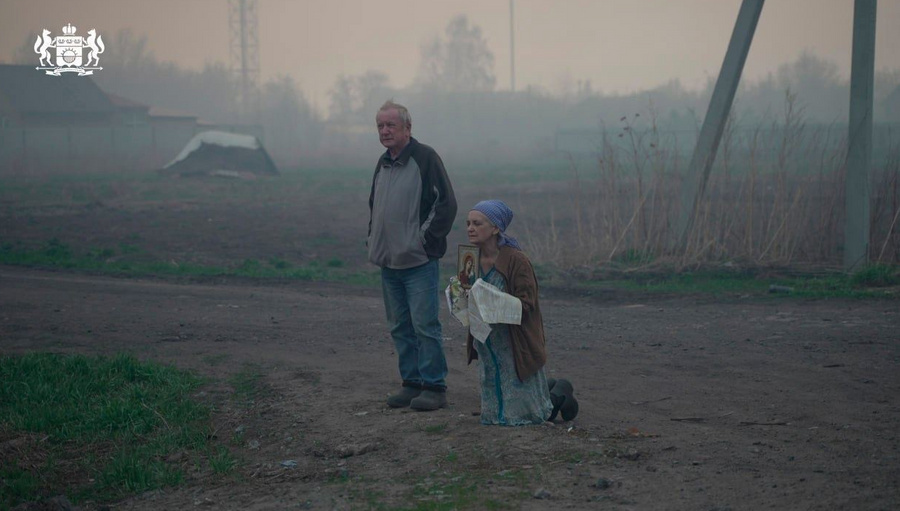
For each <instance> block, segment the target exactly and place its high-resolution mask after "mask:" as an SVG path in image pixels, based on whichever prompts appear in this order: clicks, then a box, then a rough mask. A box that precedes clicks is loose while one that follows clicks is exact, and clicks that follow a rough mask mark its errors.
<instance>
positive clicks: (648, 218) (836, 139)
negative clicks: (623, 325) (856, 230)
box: [517, 91, 900, 269]
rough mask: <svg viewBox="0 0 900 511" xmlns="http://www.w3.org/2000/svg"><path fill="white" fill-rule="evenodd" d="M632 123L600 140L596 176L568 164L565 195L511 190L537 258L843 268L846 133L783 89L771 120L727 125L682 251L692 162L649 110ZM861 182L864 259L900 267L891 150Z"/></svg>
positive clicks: (899, 179)
mask: <svg viewBox="0 0 900 511" xmlns="http://www.w3.org/2000/svg"><path fill="white" fill-rule="evenodd" d="M638 117H639V115H637V114H636V115H635V116H634V117H631V118H628V117H623V118H622V120H621V121H622V126H621V127H620V129H619V130H618V131H617V132H611V131H610V130H604V131H603V133H602V135H601V138H600V140H599V143H598V151H597V154H596V161H595V164H594V168H593V172H586V171H585V170H584V169H580V168H579V166H578V164H577V163H576V159H575V158H572V157H570V158H569V167H570V171H571V173H572V177H571V180H570V182H569V183H568V185H567V186H558V187H556V188H544V189H541V190H531V191H529V192H520V194H519V197H518V201H519V203H518V204H517V208H518V209H517V211H520V212H521V213H520V214H519V217H520V218H521V219H522V220H521V224H520V225H521V228H522V229H524V231H525V236H526V238H527V239H528V244H529V252H530V253H531V254H532V257H533V258H534V259H535V260H536V261H538V262H541V263H551V264H554V265H557V266H560V267H568V268H571V267H578V266H589V267H597V266H600V265H612V266H614V267H617V266H623V267H628V268H632V269H633V268H641V267H647V266H651V265H666V266H670V267H671V266H675V267H677V268H685V267H692V266H700V265H709V264H722V263H728V264H731V265H739V266H748V267H749V266H752V267H762V266H788V265H791V266H812V267H839V266H840V265H841V258H842V250H843V243H844V223H843V222H844V209H845V206H844V176H845V167H844V164H845V160H846V148H847V141H846V128H845V127H841V126H834V125H810V124H807V123H806V121H805V119H804V116H803V109H802V108H800V107H797V103H796V96H795V95H793V94H792V93H791V92H790V91H788V92H787V93H786V98H785V108H784V111H783V113H782V114H781V116H780V118H778V119H774V120H771V121H769V122H767V123H762V124H759V125H756V126H751V127H742V126H740V125H739V123H738V122H737V120H735V119H730V120H729V123H728V126H727V128H726V130H725V133H724V135H723V139H722V142H721V144H720V147H719V151H718V156H717V159H716V162H715V164H714V167H713V171H712V173H711V175H710V178H709V181H708V182H707V185H706V188H705V193H704V196H703V198H702V200H701V201H700V202H699V204H698V211H697V215H696V217H695V220H694V222H693V226H692V229H691V231H690V232H689V233H688V236H687V238H686V240H687V241H686V244H685V245H684V246H683V247H679V248H678V249H677V250H676V249H674V248H673V247H675V246H676V245H674V244H673V243H672V240H673V239H675V237H676V236H677V235H678V234H679V233H676V232H675V230H676V229H677V222H676V221H675V219H676V218H677V214H678V207H679V199H680V198H679V194H680V189H681V181H682V179H683V172H684V171H685V170H686V169H685V166H686V161H688V158H689V157H690V155H689V154H684V152H685V151H684V150H683V149H679V144H678V140H677V136H676V134H672V133H664V132H663V131H662V130H660V129H659V128H658V125H657V122H656V117H655V113H654V112H653V111H652V106H651V111H650V114H649V116H646V115H645V118H644V119H642V123H641V125H640V128H636V126H635V122H634V121H635V120H636V119H637V118H638ZM648 118H649V120H647V119H648ZM887 140H892V137H891V136H890V133H889V134H888V137H887ZM870 178H871V182H872V184H873V186H872V188H871V190H872V193H871V201H872V202H871V204H872V207H871V215H872V221H871V241H870V258H869V259H870V261H872V262H879V263H893V264H896V263H900V147H898V145H897V143H895V142H891V143H890V144H889V145H888V147H886V148H885V147H882V148H881V149H880V151H879V155H878V156H877V158H876V159H875V163H874V165H873V168H872V172H871V175H870Z"/></svg>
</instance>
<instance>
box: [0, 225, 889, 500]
mask: <svg viewBox="0 0 900 511" xmlns="http://www.w3.org/2000/svg"><path fill="white" fill-rule="evenodd" d="M210 223H211V222H210ZM7 225H8V226H9V224H7ZM8 229H12V228H10V227H8ZM352 251H358V247H357V248H353V249H352V250H351V252H352ZM0 289H2V292H0V340H2V341H0V353H4V354H8V353H24V352H29V351H36V350H40V351H52V352H64V353H84V354H113V353H120V352H125V353H131V354H134V355H136V356H137V357H139V358H141V359H151V360H154V361H160V362H165V363H171V364H174V365H176V366H178V367H181V368H184V369H190V370H192V371H196V372H198V373H199V374H202V375H205V376H208V377H209V381H210V382H211V383H210V384H209V385H207V386H206V388H205V389H204V395H203V396H201V398H204V396H205V398H209V399H216V400H218V402H220V403H222V404H221V406H220V407H219V409H218V412H217V414H216V417H215V421H216V427H217V431H218V435H219V437H220V439H221V440H222V442H223V444H224V445H228V446H229V448H230V449H232V451H233V452H234V454H235V455H236V456H237V457H238V458H239V459H240V460H241V461H242V463H241V466H240V468H239V469H238V473H237V474H235V475H233V476H229V477H224V478H223V477H221V476H214V475H211V474H204V473H196V472H189V473H190V474H191V475H190V477H189V481H188V483H187V484H186V485H184V486H181V487H178V488H175V489H167V490H165V491H158V492H151V493H148V494H143V495H139V496H137V497H135V498H132V499H129V500H127V501H125V502H121V503H117V504H114V505H112V506H111V507H112V508H113V509H127V510H158V509H188V508H194V507H195V506H204V507H208V508H209V509H250V510H262V509H368V508H374V509H397V508H407V509H417V508H418V509H450V508H452V506H451V505H450V503H456V506H457V507H459V508H470V509H484V508H493V509H497V508H500V509H504V508H506V509H548V508H554V509H700V510H712V509H718V510H725V509H732V510H738V509H748V510H749V509H754V510H755V509H873V510H874V509H896V508H897V507H900V459H898V456H900V438H898V437H900V434H898V428H897V424H900V338H898V337H900V311H898V306H897V302H896V301H856V300H854V301H843V300H818V301H800V300H796V299H790V298H782V299H773V298H768V297H745V298H738V297H734V298H725V299H716V300H713V299H710V298H703V297H700V298H693V297H681V298H658V297H652V296H642V295H634V294H630V295H629V294H621V293H617V292H607V293H602V294H598V295H593V296H574V295H572V294H569V293H566V292H564V291H562V290H554V289H546V290H544V292H543V296H542V305H543V308H544V311H543V312H544V318H545V321H546V324H545V328H546V332H547V337H548V340H549V355H550V361H549V363H548V366H547V371H548V375H549V376H551V377H557V378H559V377H566V378H569V379H570V380H572V381H573V382H574V384H575V387H576V396H577V397H578V399H579V401H580V404H581V411H580V414H579V416H578V417H577V418H576V419H575V420H574V421H572V422H570V423H563V422H557V423H555V424H549V423H548V424H546V425H544V426H535V427H525V428H514V429H512V428H500V427H487V426H482V425H480V423H479V417H478V415H477V414H478V412H479V394H478V389H477V383H476V382H477V373H476V371H477V367H476V365H474V364H473V365H472V366H467V365H466V363H465V355H464V348H463V343H464V331H463V329H462V327H460V326H459V325H458V324H457V323H455V322H454V321H453V320H451V319H449V318H448V317H447V315H446V311H443V312H442V314H443V321H444V336H445V348H446V352H447V357H448V361H449V364H450V374H449V377H448V384H449V393H448V398H449V406H448V408H446V409H443V410H439V411H436V412H427V413H425V412H413V411H410V410H406V409H402V410H395V409H389V408H388V407H387V406H386V405H385V403H384V400H385V397H386V395H387V394H388V393H389V392H391V391H393V390H395V388H396V387H398V383H399V381H398V377H397V370H396V358H395V355H394V352H393V346H392V343H391V341H390V337H389V335H388V332H387V327H386V324H385V319H384V311H383V305H382V300H381V295H380V291H379V290H378V289H372V288H363V287H354V286H349V285H337V284H317V283H302V282H287V283H286V282H275V283H272V282H269V283H263V282H260V281H248V280H238V279H227V280H222V279H208V280H205V281H196V280H195V281H192V282H187V281H176V280H172V279H168V280H156V279H127V278H121V279H120V278H110V277H99V276H91V275H84V274H76V273H65V272H50V271H40V270H32V269H24V268H17V267H0ZM248 371H250V372H253V373H254V374H258V375H260V383H261V389H262V390H261V391H260V392H258V393H256V394H255V395H254V396H253V399H252V400H251V401H249V402H238V401H235V400H229V399H227V396H228V395H229V394H231V393H233V392H234V388H233V387H232V386H231V385H230V384H229V383H228V382H229V381H232V380H230V378H232V377H233V376H234V375H236V374H241V373H247V372H248ZM176 462H177V461H176ZM285 462H286V463H285ZM283 463H284V465H289V466H284V465H283ZM441 505H444V506H448V507H439V506H441ZM429 506H431V507H429Z"/></svg>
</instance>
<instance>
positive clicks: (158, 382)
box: [0, 353, 237, 509]
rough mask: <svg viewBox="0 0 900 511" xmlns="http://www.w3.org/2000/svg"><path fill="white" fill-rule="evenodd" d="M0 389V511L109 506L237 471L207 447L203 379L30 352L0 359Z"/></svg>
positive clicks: (137, 364)
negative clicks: (32, 505) (55, 502)
mask: <svg viewBox="0 0 900 511" xmlns="http://www.w3.org/2000/svg"><path fill="white" fill-rule="evenodd" d="M0 381H2V382H3V384H2V385H0V480H2V482H3V484H0V509H11V508H13V507H15V506H16V505H18V504H20V503H23V502H34V501H38V500H44V499H48V498H52V497H56V496H61V495H64V496H65V497H66V498H67V499H69V500H70V501H71V502H74V503H82V502H94V503H102V502H111V501H114V500H118V499H121V498H123V497H125V496H128V495H134V494H137V493H141V492H145V491H148V490H154V489H158V488H164V487H169V486H176V485H179V484H182V483H184V482H186V481H187V480H188V479H189V477H191V476H194V477H196V476H197V475H198V474H210V475H213V476H224V475H226V474H229V473H231V472H232V470H233V469H234V468H235V467H236V465H237V460H236V459H235V458H234V457H233V456H232V455H231V454H230V452H229V451H228V449H227V448H225V447H224V446H221V445H217V443H216V442H215V441H214V440H213V437H214V435H213V431H212V429H211V412H212V409H211V407H210V406H209V405H207V404H204V403H202V402H200V401H199V400H198V399H197V398H196V393H197V392H198V389H199V387H200V385H201V383H202V382H201V380H200V379H199V378H197V377H196V376H193V375H191V374H189V373H186V372H183V371H180V370H177V369H175V368H172V367H169V366H164V365H160V364H157V363H153V362H141V361H138V360H136V359H135V358H133V357H131V356H127V355H117V356H114V357H87V356H82V355H62V354H49V353H29V354H26V355H21V356H13V355H4V356H0Z"/></svg>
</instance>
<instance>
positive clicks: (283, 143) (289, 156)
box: [260, 76, 321, 164]
mask: <svg viewBox="0 0 900 511" xmlns="http://www.w3.org/2000/svg"><path fill="white" fill-rule="evenodd" d="M260 103H261V106H260V110H261V112H260V117H261V121H262V125H263V130H264V132H265V138H266V142H267V145H268V147H269V149H270V150H271V151H272V153H273V155H274V156H275V157H276V158H279V159H281V160H282V161H287V162H289V163H291V164H296V163H297V162H298V161H299V159H300V152H301V151H306V152H309V151H310V150H311V148H313V147H315V146H316V145H317V144H318V142H319V134H320V131H321V130H319V129H317V126H318V124H319V119H318V116H317V115H316V114H315V112H314V111H313V108H312V106H310V104H309V102H308V101H307V100H306V97H305V96H304V94H303V92H302V91H301V90H300V89H299V88H298V87H297V84H296V82H294V80H293V78H291V77H289V76H279V77H277V78H275V79H272V80H270V81H268V82H266V84H265V85H264V86H263V89H262V92H261V98H260Z"/></svg>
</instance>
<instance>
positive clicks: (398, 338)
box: [381, 259, 447, 392]
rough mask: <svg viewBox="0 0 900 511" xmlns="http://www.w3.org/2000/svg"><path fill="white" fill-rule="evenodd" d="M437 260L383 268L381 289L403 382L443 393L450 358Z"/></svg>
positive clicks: (445, 386) (410, 385)
mask: <svg viewBox="0 0 900 511" xmlns="http://www.w3.org/2000/svg"><path fill="white" fill-rule="evenodd" d="M439 274H440V271H439V269H438V260H437V259H431V260H429V261H428V262H427V263H425V264H423V265H421V266H416V267H415V268H407V269H405V270H393V269H391V268H382V269H381V289H382V292H383V293H384V308H385V311H386V312H387V320H388V325H389V326H390V328H391V337H393V338H394V346H395V347H396V349H397V356H398V358H399V366H400V377H402V378H403V385H404V386H406V387H415V388H421V389H425V390H434V391H438V392H443V391H445V390H446V389H447V383H446V381H445V378H446V377H447V359H446V357H445V356H444V345H443V340H442V338H441V321H440V319H439V318H438V313H439V312H440V300H439V294H438V280H439Z"/></svg>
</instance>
